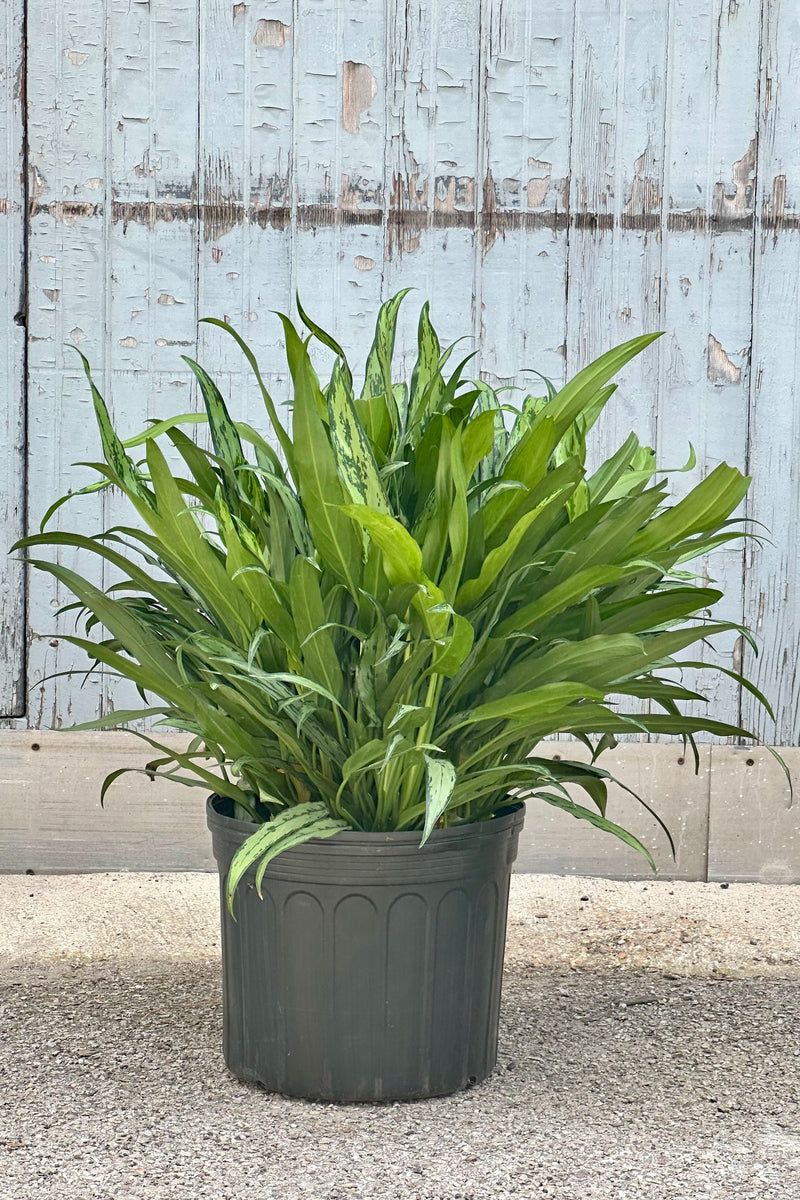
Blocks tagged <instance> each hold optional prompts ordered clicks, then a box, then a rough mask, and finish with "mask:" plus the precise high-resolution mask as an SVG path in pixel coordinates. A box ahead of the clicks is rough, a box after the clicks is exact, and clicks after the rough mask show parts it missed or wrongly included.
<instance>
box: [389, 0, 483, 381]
mask: <svg viewBox="0 0 800 1200" xmlns="http://www.w3.org/2000/svg"><path fill="white" fill-rule="evenodd" d="M389 7H390V24H389V42H388V45H389V53H390V58H389V68H390V71H389V81H388V105H387V107H388V121H389V124H388V130H387V171H386V174H387V194H388V197H389V211H388V226H389V227H388V231H387V244H386V256H387V261H386V263H385V287H384V292H385V294H386V295H392V294H394V293H395V292H397V291H399V290H400V289H401V288H404V287H413V288H415V289H417V290H415V291H414V292H413V293H412V294H411V295H410V296H409V297H408V299H407V300H406V301H405V304H404V307H403V309H402V310H401V316H400V324H399V333H398V345H399V346H403V347H404V348H405V349H406V351H407V354H406V360H405V362H404V367H405V370H406V373H407V374H408V373H409V372H410V370H411V368H412V365H413V361H414V354H415V347H416V326H417V319H418V315H419V309H420V306H421V304H422V303H423V301H424V300H426V299H428V300H430V302H431V317H432V320H433V323H434V325H435V327H436V329H437V332H438V333H439V336H440V339H441V341H442V344H443V345H447V344H448V343H450V342H452V341H453V340H454V339H456V338H459V337H463V336H464V335H469V334H474V333H475V329H476V308H475V300H474V296H475V282H476V281H475V273H476V263H477V259H476V234H475V230H476V224H477V219H478V218H477V213H478V212H479V209H480V202H481V201H480V197H481V189H480V179H479V173H480V172H479V152H478V147H479V133H478V128H479V109H480V94H479V93H480V83H479V80H480V54H481V50H480V47H481V44H482V42H481V38H482V36H485V33H484V29H483V25H482V14H481V4H480V2H479V0H443V2H438V3H432V4H427V5H405V4H395V3H392V4H391V5H390V6H389ZM475 348H478V343H477V342H470V341H465V342H464V343H463V354H467V353H469V351H470V350H472V349H475ZM479 369H480V359H478V360H476V361H475V363H474V365H473V372H474V373H475V374H476V375H477V374H478V371H479Z"/></svg>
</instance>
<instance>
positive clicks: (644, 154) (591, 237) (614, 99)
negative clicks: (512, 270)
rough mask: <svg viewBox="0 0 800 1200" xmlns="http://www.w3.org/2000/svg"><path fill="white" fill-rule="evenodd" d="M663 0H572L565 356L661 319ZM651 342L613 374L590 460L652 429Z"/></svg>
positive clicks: (590, 350) (570, 364) (594, 352)
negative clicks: (657, 0)
mask: <svg viewBox="0 0 800 1200" xmlns="http://www.w3.org/2000/svg"><path fill="white" fill-rule="evenodd" d="M667 11H668V5H667V4H666V3H661V4H658V5H653V4H652V3H650V2H649V0H610V3H608V4H606V5H597V4H594V3H593V2H592V0H576V6H575V35H574V36H575V45H574V76H573V106H572V151H571V157H570V209H571V228H570V234H569V259H568V270H569V286H568V309H567V328H568V342H567V368H568V372H567V373H568V375H573V374H574V373H575V372H576V371H577V370H579V369H580V368H581V367H583V366H585V364H586V363H587V362H589V361H591V360H592V359H593V358H596V357H597V356H598V355H599V354H601V353H603V352H604V351H605V350H607V349H609V348H610V347H611V346H614V345H617V344H618V343H620V342H623V341H626V340H627V339H629V338H631V337H634V336H636V335H637V334H639V333H646V332H651V331H653V330H655V329H658V328H659V327H660V322H661V275H662V269H661V245H660V236H659V235H660V213H661V205H662V194H663V183H662V176H663V163H664V137H665V105H666V96H665V76H666V70H665V59H666V43H667V38H666V30H667ZM658 377H659V349H658V347H653V348H650V350H649V351H647V352H645V354H644V355H642V356H640V357H639V358H637V359H635V360H634V361H633V362H632V363H630V364H629V366H628V367H626V368H625V370H624V371H623V372H621V373H620V375H619V384H620V386H619V391H618V392H617V394H616V395H615V396H614V397H613V399H612V400H611V402H610V403H609V405H608V406H607V408H606V410H605V412H604V414H603V416H602V417H601V419H600V421H599V422H598V425H597V427H596V432H595V435H594V438H593V447H592V455H593V458H592V462H595V461H597V460H599V459H600V458H606V457H607V456H608V455H609V454H612V453H613V452H614V451H615V450H616V449H618V448H619V446H620V445H621V444H622V443H623V442H624V440H625V439H626V437H627V436H628V434H629V433H630V432H631V430H635V432H636V433H637V434H638V435H639V438H640V440H641V441H642V442H643V444H645V445H648V444H649V445H653V444H654V439H655V423H656V398H657V392H658Z"/></svg>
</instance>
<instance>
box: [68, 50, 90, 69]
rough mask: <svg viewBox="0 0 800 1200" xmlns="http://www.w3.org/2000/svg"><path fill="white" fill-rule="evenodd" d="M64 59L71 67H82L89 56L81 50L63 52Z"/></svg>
mask: <svg viewBox="0 0 800 1200" xmlns="http://www.w3.org/2000/svg"><path fill="white" fill-rule="evenodd" d="M64 58H68V59H69V61H70V62H71V63H72V65H73V67H82V66H84V64H85V63H87V62H88V60H89V55H88V54H85V53H84V52H83V51H82V50H65V51H64Z"/></svg>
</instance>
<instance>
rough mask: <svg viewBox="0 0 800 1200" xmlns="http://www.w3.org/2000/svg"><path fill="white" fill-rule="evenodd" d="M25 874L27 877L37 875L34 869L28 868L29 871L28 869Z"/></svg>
mask: <svg viewBox="0 0 800 1200" xmlns="http://www.w3.org/2000/svg"><path fill="white" fill-rule="evenodd" d="M25 874H26V875H35V874H36V872H35V871H34V869H33V867H28V869H27V871H26V872H25Z"/></svg>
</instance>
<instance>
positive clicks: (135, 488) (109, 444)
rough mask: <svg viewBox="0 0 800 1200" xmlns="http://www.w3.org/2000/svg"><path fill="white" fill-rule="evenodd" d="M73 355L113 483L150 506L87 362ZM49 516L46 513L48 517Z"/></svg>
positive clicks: (147, 496) (79, 353) (147, 495)
mask: <svg viewBox="0 0 800 1200" xmlns="http://www.w3.org/2000/svg"><path fill="white" fill-rule="evenodd" d="M75 353H76V354H77V355H78V356H79V358H80V360H81V362H82V363H83V369H84V371H85V372H86V378H87V379H88V380H89V387H90V389H91V392H92V400H93V402H94V413H95V417H96V418H97V426H98V428H99V430H100V439H101V441H102V444H103V454H104V455H105V459H106V462H107V463H108V465H109V467H110V468H111V470H112V471H113V473H114V476H115V480H114V482H115V483H117V484H118V485H119V487H121V488H124V489H125V490H126V491H128V492H130V493H131V494H132V495H134V496H137V497H139V499H140V500H143V501H144V502H145V503H146V504H150V503H151V500H150V493H149V492H148V490H147V488H146V487H145V486H144V483H143V482H142V479H141V476H140V474H139V472H138V471H137V470H136V468H135V466H134V465H133V463H132V462H131V460H130V458H128V455H127V454H126V453H125V448H124V446H123V445H122V442H121V441H120V439H119V438H118V437H117V434H116V431H115V429H114V426H113V425H112V424H111V418H110V417H109V415H108V409H107V407H106V402H105V400H104V399H103V397H102V396H101V395H100V392H99V391H98V390H97V388H96V386H95V382H94V380H93V379H92V369H91V367H90V366H89V360H88V359H87V358H86V356H85V355H84V354H81V352H80V350H78V349H77V348H75ZM50 515H51V514H50V513H48V514H47V516H48V517H49V516H50Z"/></svg>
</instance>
